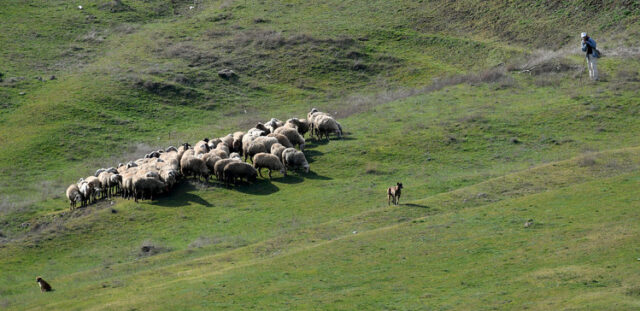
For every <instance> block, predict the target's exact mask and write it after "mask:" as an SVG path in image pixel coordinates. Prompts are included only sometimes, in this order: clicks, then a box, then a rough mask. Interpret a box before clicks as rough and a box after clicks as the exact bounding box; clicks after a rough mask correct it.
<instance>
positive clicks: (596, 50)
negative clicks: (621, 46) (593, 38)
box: [593, 48, 604, 58]
mask: <svg viewBox="0 0 640 311" xmlns="http://www.w3.org/2000/svg"><path fill="white" fill-rule="evenodd" d="M593 50H594V51H595V52H596V54H595V55H593V56H595V58H600V57H602V56H604V55H603V54H602V52H600V50H598V49H595V48H594V49H593Z"/></svg>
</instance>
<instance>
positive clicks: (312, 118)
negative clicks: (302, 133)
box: [307, 108, 331, 138]
mask: <svg viewBox="0 0 640 311" xmlns="http://www.w3.org/2000/svg"><path fill="white" fill-rule="evenodd" d="M325 116H326V117H331V115H330V114H328V113H326V112H320V111H318V109H316V108H313V109H311V111H310V112H309V113H308V114H307V121H308V122H309V125H310V126H311V128H310V130H311V132H310V134H309V135H310V136H311V137H312V138H313V134H314V132H316V131H315V130H316V128H317V125H316V122H317V119H318V118H320V117H325ZM316 134H317V133H316Z"/></svg>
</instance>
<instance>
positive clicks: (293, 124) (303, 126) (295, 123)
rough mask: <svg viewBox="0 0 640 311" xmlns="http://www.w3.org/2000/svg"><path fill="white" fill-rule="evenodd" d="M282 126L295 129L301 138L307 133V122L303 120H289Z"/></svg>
mask: <svg viewBox="0 0 640 311" xmlns="http://www.w3.org/2000/svg"><path fill="white" fill-rule="evenodd" d="M284 126H286V127H290V128H295V129H296V130H297V131H298V133H299V134H300V136H302V137H304V134H306V133H307V132H308V131H309V121H308V120H305V119H298V118H291V119H289V120H287V122H286V123H285V124H284Z"/></svg>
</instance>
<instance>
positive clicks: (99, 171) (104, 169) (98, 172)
mask: <svg viewBox="0 0 640 311" xmlns="http://www.w3.org/2000/svg"><path fill="white" fill-rule="evenodd" d="M106 170H107V169H106V168H101V169H99V170H97V171H96V173H95V174H93V176H95V177H98V175H100V173H102V172H104V171H106Z"/></svg>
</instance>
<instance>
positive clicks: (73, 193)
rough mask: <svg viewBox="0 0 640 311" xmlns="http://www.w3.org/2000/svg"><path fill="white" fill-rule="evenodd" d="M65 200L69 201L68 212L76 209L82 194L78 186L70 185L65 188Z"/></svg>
mask: <svg viewBox="0 0 640 311" xmlns="http://www.w3.org/2000/svg"><path fill="white" fill-rule="evenodd" d="M67 198H68V199H69V210H70V211H72V210H74V209H75V208H76V204H77V203H78V202H81V204H82V194H81V193H80V189H79V188H78V185H76V184H72V185H70V186H69V187H68V188H67Z"/></svg>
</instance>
